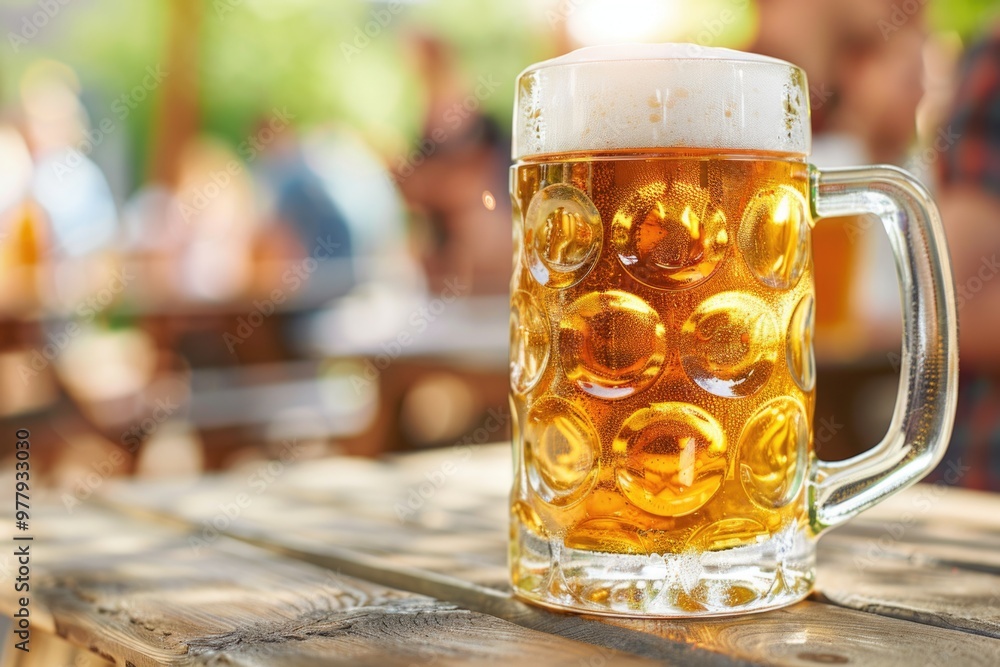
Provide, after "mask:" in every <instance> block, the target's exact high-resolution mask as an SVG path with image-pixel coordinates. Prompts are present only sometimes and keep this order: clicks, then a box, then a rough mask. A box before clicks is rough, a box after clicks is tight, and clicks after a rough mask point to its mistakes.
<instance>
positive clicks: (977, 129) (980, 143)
mask: <svg viewBox="0 0 1000 667" xmlns="http://www.w3.org/2000/svg"><path fill="white" fill-rule="evenodd" d="M960 81H961V83H960V85H959V87H958V91H957V93H956V95H955V101H954V103H953V106H952V109H951V113H950V115H949V117H948V120H947V121H946V122H945V125H944V128H942V131H941V132H940V133H939V136H940V137H944V138H946V141H947V142H948V143H949V144H950V143H951V142H952V141H953V142H954V143H953V144H951V145H950V147H949V148H948V150H943V151H941V152H940V156H941V158H942V159H940V160H938V177H939V179H940V182H941V184H942V185H956V184H962V185H971V186H974V187H977V188H981V189H982V190H984V191H987V192H991V193H993V194H994V195H996V196H997V197H1000V24H998V25H997V26H996V27H995V28H994V29H993V30H992V31H990V33H989V34H988V35H987V36H986V38H985V39H983V40H981V41H980V42H978V43H976V44H975V45H973V46H972V47H971V48H970V49H969V50H968V52H967V53H966V54H965V56H964V58H963V59H962V64H961V69H960ZM929 481H944V482H946V483H948V484H957V485H959V486H964V487H967V488H972V489H983V490H991V491H1000V376H997V375H996V374H993V375H990V374H985V373H976V372H962V373H961V380H960V384H959V391H958V412H957V414H956V417H955V430H954V431H953V433H952V437H951V444H950V445H949V447H948V452H947V454H946V455H945V459H944V461H942V463H941V465H940V466H938V468H937V470H935V471H934V473H933V474H932V475H931V476H930V477H929Z"/></svg>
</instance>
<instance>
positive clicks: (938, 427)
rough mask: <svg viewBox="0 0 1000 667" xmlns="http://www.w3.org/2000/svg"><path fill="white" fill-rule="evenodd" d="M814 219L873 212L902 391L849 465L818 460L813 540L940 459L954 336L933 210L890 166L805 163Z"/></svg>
mask: <svg viewBox="0 0 1000 667" xmlns="http://www.w3.org/2000/svg"><path fill="white" fill-rule="evenodd" d="M810 187H811V191H812V197H811V201H812V208H813V211H812V213H813V217H814V218H827V217H831V216H844V215H859V214H864V213H872V214H874V215H876V216H878V217H879V218H880V219H881V220H882V224H883V226H884V227H885V231H886V233H887V234H888V235H889V243H890V245H891V246H892V252H893V255H894V257H895V263H896V275H897V277H898V278H899V289H900V297H901V301H902V305H903V351H902V359H901V362H902V363H901V368H900V382H899V392H898V393H897V395H896V406H895V408H894V410H893V414H892V421H891V422H890V424H889V430H888V431H887V432H886V434H885V437H884V438H882V441H881V442H880V443H878V444H877V445H875V447H873V448H872V449H870V450H868V451H866V452H864V453H862V454H859V455H857V456H854V457H852V458H849V459H847V460H845V461H822V460H819V459H816V458H814V459H813V462H812V466H811V469H810V474H809V520H810V524H811V527H812V530H813V532H814V533H815V534H817V535H818V534H819V533H821V532H823V531H825V530H826V529H828V528H831V527H833V526H836V525H837V524H840V523H843V522H844V521H846V520H848V519H850V518H851V517H853V516H854V515H856V514H857V513H858V512H861V511H862V510H866V509H868V508H870V507H871V506H872V505H875V504H876V503H878V502H880V501H882V500H884V499H885V498H887V497H888V496H890V495H892V494H893V493H895V492H897V491H900V490H902V489H904V488H906V487H908V486H910V485H911V484H914V483H915V482H917V481H918V480H920V479H921V478H923V477H924V476H925V475H927V474H928V473H929V472H931V470H933V469H934V467H935V466H936V465H937V464H938V462H939V461H940V460H941V458H942V457H943V456H944V451H945V449H946V448H947V446H948V440H949V438H950V436H951V429H952V425H953V423H954V421H955V405H956V401H957V394H958V340H957V339H958V331H957V316H956V311H955V287H954V282H953V279H952V273H951V264H950V262H949V260H948V247H947V243H946V241H945V236H944V231H943V229H942V226H941V217H940V215H939V213H938V210H937V206H935V204H934V202H933V201H932V200H931V197H930V194H929V193H928V192H927V190H926V189H925V188H924V187H923V186H922V185H921V184H920V183H919V182H918V181H917V180H916V179H915V178H914V177H913V176H911V175H910V174H909V173H907V172H905V171H903V170H902V169H898V168H896V167H889V166H878V167H850V168H846V169H827V170H822V171H821V170H819V169H816V168H815V167H810Z"/></svg>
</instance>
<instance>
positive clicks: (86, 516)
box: [0, 501, 732, 667]
mask: <svg viewBox="0 0 1000 667" xmlns="http://www.w3.org/2000/svg"><path fill="white" fill-rule="evenodd" d="M32 521H33V525H34V526H35V531H36V535H35V541H34V542H33V562H32V565H33V571H32V589H31V600H32V615H33V621H34V623H35V628H36V629H40V630H48V631H51V632H55V633H56V634H58V635H59V636H61V637H64V638H66V639H67V640H69V641H70V642H72V643H73V644H75V645H78V646H82V647H85V648H87V649H89V650H90V651H92V652H94V653H95V654H97V655H99V656H101V657H103V658H105V659H107V660H109V661H113V662H115V664H118V665H133V666H135V667H143V666H146V665H238V666H241V667H258V666H259V667H263V666H268V667H281V666H286V665H287V666H289V667H290V666H293V665H294V666H296V667H300V666H301V667H310V666H312V665H390V666H392V665H413V664H435V665H468V664H485V663H489V664H495V663H505V664H506V663H516V662H519V661H520V662H524V663H527V664H558V665H573V666H576V665H579V664H586V663H587V661H589V660H591V659H592V658H594V657H595V656H599V657H601V658H602V659H603V661H604V662H607V663H609V664H621V665H647V664H667V663H664V662H662V661H660V662H655V663H654V662H652V661H649V660H645V659H642V658H638V657H635V656H632V655H628V654H625V653H622V652H619V651H615V650H613V649H608V648H600V647H595V646H592V645H588V644H585V643H581V642H575V641H571V640H568V639H564V638H560V637H552V636H549V635H547V634H543V633H540V632H535V631H531V630H526V629H524V628H522V627H520V626H518V625H515V624H512V623H509V622H506V621H503V620H501V619H498V618H495V617H492V616H488V615H484V614H481V613H476V612H473V611H468V610H465V609H461V608H459V607H457V606H456V605H455V604H453V603H446V602H441V601H438V600H435V599H433V598H429V597H426V596H421V595H415V594H412V593H408V592H403V591H399V590H395V589H392V588H389V587H386V586H382V585H378V584H373V583H370V582H366V581H362V580H359V579H355V578H352V577H350V576H347V575H344V574H339V573H336V572H333V571H330V570H324V569H321V568H316V567H314V566H311V565H308V564H305V563H302V562H298V561H294V560H290V559H287V558H282V557H280V556H276V555H274V554H272V553H269V552H266V551H263V550H260V549H257V548H255V547H252V546H250V545H247V544H243V543H239V542H235V541H233V540H231V539H229V538H225V537H222V538H218V539H217V540H215V541H214V542H213V543H212V544H210V545H194V546H192V543H191V541H190V540H189V539H188V538H189V535H187V534H185V533H183V532H181V531H178V530H176V529H173V528H170V527H167V526H163V525H157V524H151V523H149V522H145V523H143V522H139V521H136V520H134V519H129V518H126V517H124V516H122V515H117V514H111V513H108V512H106V511H102V510H100V509H98V508H96V507H92V506H84V507H77V508H76V510H75V512H74V514H73V515H68V514H66V513H65V512H64V511H63V510H62V508H61V507H53V506H51V505H49V506H45V505H38V503H37V501H36V507H35V508H34V509H33V514H32ZM7 583H9V582H4V585H3V586H2V588H0V608H2V609H3V610H5V611H6V612H7V613H12V612H13V609H14V594H13V590H12V588H13V587H12V586H9V585H6V584H7ZM661 643H666V642H661ZM687 653H688V654H690V657H692V658H694V659H695V660H694V662H695V663H698V662H702V663H703V664H716V663H718V660H715V659H711V660H703V661H698V660H697V658H698V656H697V655H694V654H693V653H692V652H691V651H690V650H689V651H687ZM705 655H706V656H707V657H708V658H711V656H710V654H705ZM669 664H677V663H676V662H671V663H669ZM726 664H732V663H731V661H728V660H727V661H726Z"/></svg>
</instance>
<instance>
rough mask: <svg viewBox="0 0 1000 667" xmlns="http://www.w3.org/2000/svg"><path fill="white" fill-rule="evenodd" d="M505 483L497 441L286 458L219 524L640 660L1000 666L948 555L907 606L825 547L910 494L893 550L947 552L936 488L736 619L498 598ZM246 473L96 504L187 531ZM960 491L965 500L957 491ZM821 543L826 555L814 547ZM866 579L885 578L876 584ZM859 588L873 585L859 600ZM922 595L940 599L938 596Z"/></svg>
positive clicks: (981, 612) (976, 529)
mask: <svg viewBox="0 0 1000 667" xmlns="http://www.w3.org/2000/svg"><path fill="white" fill-rule="evenodd" d="M449 470H452V472H451V473H448V474H445V472H446V471H449ZM438 473H442V474H441V475H439V474H438ZM509 479H510V462H509V455H508V452H507V449H506V448H505V447H484V448H477V449H475V450H471V451H469V450H466V449H463V448H461V447H456V448H453V449H450V450H449V449H446V450H439V451H435V452H428V453H426V454H421V455H417V456H411V457H407V458H405V459H401V460H393V461H389V462H386V463H378V462H373V461H356V460H351V459H341V460H330V461H323V462H318V463H310V465H309V466H308V467H304V466H303V467H300V466H292V467H290V468H289V469H288V470H286V471H284V472H283V473H282V474H281V475H280V476H276V478H275V479H274V480H273V482H272V483H271V485H270V486H269V487H268V488H267V490H266V491H265V492H263V493H261V494H260V495H259V496H258V497H256V498H255V500H254V503H253V504H252V505H251V506H250V507H248V508H247V509H246V510H245V511H244V512H243V513H242V514H241V515H240V516H239V517H237V518H236V519H234V520H233V521H232V522H231V525H229V526H228V527H227V532H229V533H230V534H232V535H234V536H237V537H239V538H240V539H243V540H246V541H250V542H253V543H254V544H257V545H259V546H262V547H265V548H269V549H272V550H277V551H279V552H281V553H282V554H284V555H288V556H291V557H294V558H296V559H300V560H305V561H309V562H312V563H316V564H319V565H322V566H324V567H328V568H332V569H336V570H339V571H341V572H343V573H345V574H350V575H353V576H356V577H359V578H362V579H366V580H369V581H376V582H379V583H382V584H383V585H387V586H392V587H395V588H400V589H404V590H409V591H413V592H417V593H421V594H425V595H430V596H433V597H436V598H439V599H445V600H449V601H451V602H454V603H456V604H459V605H461V606H463V607H466V608H469V609H473V610H475V611H480V612H483V613H487V614H491V615H494V616H497V617H499V618H503V619H506V620H510V621H513V622H515V623H517V624H519V625H522V626H525V627H528V628H532V629H536V630H541V631H543V632H549V633H554V634H559V635H562V636H565V637H573V638H577V639H584V640H585V641H589V642H594V643H601V644H603V645H606V646H612V647H620V646H621V644H619V643H616V642H620V641H622V639H621V638H620V636H618V635H616V634H614V633H612V632H611V631H610V629H611V628H617V629H619V630H629V631H633V632H634V633H635V635H634V636H636V637H641V638H642V641H637V642H636V643H635V644H634V646H632V648H631V650H632V651H633V652H635V653H637V654H639V655H643V656H647V657H669V658H673V659H676V658H677V657H678V654H676V653H664V651H667V650H668V649H670V650H673V649H671V646H672V645H671V644H670V643H667V644H658V643H656V642H654V641H651V640H652V639H654V638H659V639H663V640H669V642H682V643H684V644H685V645H687V646H691V647H694V648H699V649H705V650H707V651H711V652H713V653H717V654H724V655H730V656H733V657H737V658H740V659H743V660H747V661H751V662H760V663H766V664H789V665H808V664H824V663H828V664H848V663H853V664H869V663H871V664H909V665H912V664H925V663H927V661H928V660H934V659H937V657H939V656H940V657H941V659H942V661H943V662H945V663H950V661H951V660H952V659H954V660H956V661H958V662H957V663H955V664H997V663H1000V642H998V641H997V640H996V639H992V638H988V637H982V636H975V635H970V634H967V633H968V632H976V633H979V634H983V635H993V632H992V627H993V625H992V624H993V622H994V621H993V618H994V615H995V612H993V611H992V610H989V609H987V608H986V604H987V603H988V600H987V599H981V600H978V601H975V600H972V599H971V596H969V595H967V594H963V593H962V588H961V586H955V585H951V586H949V585H947V584H946V583H945V582H947V578H945V577H943V575H942V572H944V571H945V570H949V571H950V570H951V569H952V566H951V565H948V566H947V567H946V566H944V565H942V564H940V563H937V562H934V561H933V560H930V561H927V562H922V565H921V567H923V568H924V569H925V570H927V571H924V572H923V574H922V575H921V576H923V577H925V578H926V579H927V580H928V581H931V580H933V579H934V577H939V579H938V581H939V585H936V586H933V587H929V588H928V593H927V595H925V596H924V598H923V601H922V604H923V606H918V605H916V604H915V601H914V599H913V598H914V593H913V591H912V590H910V586H909V585H908V583H907V582H905V581H903V582H901V583H900V584H899V585H898V586H895V587H891V586H889V583H888V582H889V581H890V579H889V576H888V575H889V574H890V570H891V567H890V563H891V562H893V559H892V558H886V559H882V561H881V563H882V568H883V569H881V570H878V569H873V570H872V571H871V572H870V574H869V578H868V579H859V578H857V577H856V576H855V575H854V574H853V573H851V572H850V571H849V568H850V567H854V565H853V562H845V561H844V558H843V557H838V556H837V554H838V553H842V552H843V551H844V549H845V548H846V549H847V551H848V552H849V553H853V552H852V551H851V550H854V549H863V548H865V547H866V544H867V541H866V540H867V537H865V536H866V535H868V534H869V533H870V532H871V531H873V530H883V529H884V526H883V524H884V523H885V521H893V520H897V521H898V516H899V514H898V513H899V512H900V511H901V510H900V508H901V507H902V508H905V507H908V506H910V505H914V506H915V507H916V506H917V505H919V509H914V512H919V517H918V518H919V524H920V525H919V528H918V526H917V521H916V520H915V521H914V522H913V525H912V526H908V527H907V531H909V533H907V534H911V535H912V536H913V537H914V538H915V540H914V541H913V542H912V544H909V543H905V542H904V540H903V539H901V540H899V541H897V542H898V544H897V545H896V548H904V547H907V548H909V547H912V548H916V549H920V548H922V546H923V542H921V541H920V540H922V539H926V538H927V537H928V534H927V533H926V531H931V532H934V531H938V533H939V537H940V539H939V540H938V545H937V546H939V547H941V548H943V547H944V546H948V548H960V546H961V545H957V544H952V543H946V542H944V541H942V540H944V539H945V537H944V536H943V535H941V534H940V531H941V530H943V528H942V527H940V526H937V524H941V523H942V522H943V519H942V517H941V514H942V512H944V511H945V509H948V510H949V511H953V510H954V507H953V504H954V501H952V500H951V499H950V497H949V496H948V495H947V493H948V492H943V493H940V494H938V493H937V492H936V491H935V494H936V495H935V497H934V500H935V503H932V504H931V505H930V506H929V507H927V508H925V505H926V503H924V502H922V501H920V502H918V501H919V500H920V498H919V497H918V496H916V495H913V493H911V494H910V495H909V496H904V497H903V499H902V500H901V501H899V502H898V503H897V506H896V507H895V508H892V507H890V508H889V509H887V510H885V511H884V513H883V514H882V515H875V514H873V515H872V517H873V518H872V519H871V521H870V522H869V523H868V524H859V525H858V526H856V527H847V528H845V529H843V531H835V532H834V533H832V534H831V535H830V536H829V537H828V538H825V539H824V542H823V543H821V545H820V554H821V566H820V586H821V590H822V591H824V594H825V595H826V597H820V598H817V600H819V601H814V602H807V603H803V604H800V605H797V606H794V607H791V608H789V609H785V610H780V611H776V612H770V613H765V614H757V615H753V616H747V617H743V618H737V619H721V620H712V621H685V622H669V621H632V620H613V619H599V620H598V619H583V618H580V617H576V616H562V615H556V614H551V613H548V612H545V611H542V610H538V609H535V608H533V607H529V606H527V605H524V604H521V603H520V602H518V601H516V600H513V599H511V598H510V595H509V586H508V584H507V570H506V562H505V558H506V524H507V500H506V494H507V489H508V485H509ZM244 481H245V479H244V477H243V476H241V475H232V476H226V477H224V478H221V479H215V480H212V481H208V482H203V483H201V484H200V485H198V486H197V487H193V488H191V489H188V490H187V492H186V502H185V503H184V504H183V505H182V506H176V505H175V504H172V503H171V501H170V498H171V489H170V487H169V486H168V487H166V488H164V489H161V490H150V489H148V488H144V489H138V488H136V487H134V486H123V487H119V488H117V489H115V490H114V491H113V492H112V493H111V494H110V495H109V496H108V499H109V501H110V502H112V503H114V504H115V505H116V506H118V507H125V506H129V507H131V508H132V509H133V510H135V509H137V508H145V509H146V510H150V511H154V512H158V513H160V516H172V517H181V518H183V519H184V520H185V521H187V522H188V525H191V526H194V527H197V526H199V525H202V526H203V525H205V521H206V520H208V519H209V518H210V513H209V512H206V511H205V509H204V508H212V507H217V506H219V505H220V504H224V503H226V502H228V499H231V498H232V497H234V494H236V493H239V490H240V489H241V488H243V486H244ZM439 482H440V483H439ZM173 491H174V492H176V490H175V489H174V490H173ZM919 491H920V490H918V491H917V492H919ZM914 493H916V492H914ZM414 494H416V495H414ZM942 498H949V499H948V500H947V501H945V500H942ZM972 499H975V496H973V497H972ZM962 502H964V503H968V502H970V497H968V496H966V497H965V498H964V499H963V500H962ZM900 503H901V504H900ZM401 508H402V511H401ZM977 516H978V518H977V519H976V522H978V523H975V525H974V526H972V527H970V528H969V532H968V534H966V535H965V538H966V540H967V541H968V540H970V539H972V536H975V535H978V534H980V533H985V534H989V531H990V530H991V527H990V526H991V524H990V523H989V517H988V516H987V515H985V514H984V515H982V516H979V515H977ZM866 520H867V519H866ZM997 520H1000V513H998V514H997ZM993 525H994V526H995V524H993ZM935 526H937V527H935ZM921 530H923V531H925V532H923V533H922V532H920V531H921ZM950 530H954V527H952V528H950ZM852 531H853V532H852ZM905 537H906V535H904V536H903V538H905ZM827 543H829V545H830V549H829V551H830V552H831V553H830V555H828V556H823V554H824V551H825V550H826V544H827ZM844 545H846V547H845V546H844ZM900 545H902V546H900ZM939 555H940V554H939ZM964 555H965V560H967V561H968V562H969V563H970V564H971V563H974V562H980V560H981V559H979V554H977V553H974V552H964ZM849 560H850V558H848V561H849ZM914 567H916V566H914ZM918 569H919V568H918ZM895 571H896V572H898V570H895ZM977 576H979V577H985V578H986V579H982V580H977V579H976V578H975V577H977ZM879 577H885V578H886V579H885V580H884V581H883V582H882V587H881V588H876V587H875V586H874V583H875V582H876V581H877V580H878V578H879ZM953 580H961V581H962V582H964V585H965V586H966V587H967V588H968V589H969V590H973V589H977V588H978V589H979V590H986V588H985V587H986V586H987V585H993V583H994V578H993V577H992V575H991V574H988V573H983V572H977V571H974V569H971V567H970V569H960V570H959V574H957V575H953ZM997 583H1000V579H997ZM866 587H869V588H868V589H870V590H871V591H878V593H877V595H876V596H875V597H873V598H871V599H869V598H865V596H864V593H863V591H865V590H868V589H866ZM858 591H862V593H859V592H858ZM934 600H938V601H939V602H940V606H938V607H935V606H934ZM827 601H830V602H835V603H836V604H837V605H840V606H842V607H845V608H839V607H838V606H834V605H832V604H825V603H824V602H827ZM913 610H917V611H919V613H916V612H913ZM872 612H874V613H872ZM911 612H912V613H911ZM935 614H937V615H935ZM893 617H894V618H893ZM929 626H939V627H937V628H935V627H929ZM900 638H905V639H900ZM902 643H905V647H904V646H902ZM945 659H947V660H945Z"/></svg>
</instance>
